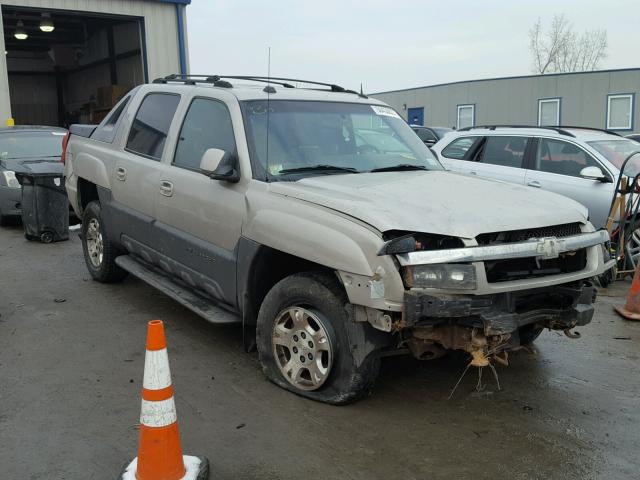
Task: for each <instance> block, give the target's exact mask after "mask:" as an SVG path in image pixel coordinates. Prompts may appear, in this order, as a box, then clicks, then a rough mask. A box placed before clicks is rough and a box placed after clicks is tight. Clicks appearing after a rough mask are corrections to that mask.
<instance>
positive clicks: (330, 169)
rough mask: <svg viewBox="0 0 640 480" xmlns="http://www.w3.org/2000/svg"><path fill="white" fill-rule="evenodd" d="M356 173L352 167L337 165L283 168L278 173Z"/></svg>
mask: <svg viewBox="0 0 640 480" xmlns="http://www.w3.org/2000/svg"><path fill="white" fill-rule="evenodd" d="M314 172H322V173H358V170H357V169H355V168H353V167H339V166H337V165H309V166H306V167H296V168H285V169H284V170H280V171H279V172H278V173H280V174H287V173H314Z"/></svg>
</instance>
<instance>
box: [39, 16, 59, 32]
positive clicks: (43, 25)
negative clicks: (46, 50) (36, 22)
mask: <svg viewBox="0 0 640 480" xmlns="http://www.w3.org/2000/svg"><path fill="white" fill-rule="evenodd" d="M55 28H56V27H55V26H54V25H53V20H51V15H50V14H49V13H43V14H42V18H41V19H40V30H42V31H43V32H46V33H50V32H53V30H54V29H55Z"/></svg>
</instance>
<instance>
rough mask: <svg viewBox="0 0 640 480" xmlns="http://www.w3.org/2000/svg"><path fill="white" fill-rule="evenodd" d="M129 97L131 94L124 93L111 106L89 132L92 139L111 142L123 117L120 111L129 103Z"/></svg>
mask: <svg viewBox="0 0 640 480" xmlns="http://www.w3.org/2000/svg"><path fill="white" fill-rule="evenodd" d="M131 97H132V95H131V94H129V95H126V96H125V97H124V98H123V99H122V100H120V101H119V102H118V104H117V105H116V106H115V107H113V109H112V110H111V112H110V113H109V114H108V115H107V116H106V118H105V119H104V120H103V121H102V122H100V125H98V126H97V127H96V129H95V130H94V132H93V133H92V134H91V139H92V140H97V141H99V142H106V143H112V142H113V140H114V138H115V137H116V133H117V132H118V127H119V126H120V123H121V119H122V117H123V115H122V113H123V112H124V111H125V110H126V108H127V105H129V100H131Z"/></svg>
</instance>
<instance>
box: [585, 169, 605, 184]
mask: <svg viewBox="0 0 640 480" xmlns="http://www.w3.org/2000/svg"><path fill="white" fill-rule="evenodd" d="M580 176H581V177H582V178H586V179H588V180H599V181H601V182H604V181H606V179H607V177H606V176H605V174H604V173H602V170H600V167H594V166H591V167H584V168H583V169H582V170H580Z"/></svg>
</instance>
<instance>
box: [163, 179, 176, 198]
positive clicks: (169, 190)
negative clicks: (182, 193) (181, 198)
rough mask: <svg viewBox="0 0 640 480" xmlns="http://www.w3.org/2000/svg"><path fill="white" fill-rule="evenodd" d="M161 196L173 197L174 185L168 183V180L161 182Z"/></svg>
mask: <svg viewBox="0 0 640 480" xmlns="http://www.w3.org/2000/svg"><path fill="white" fill-rule="evenodd" d="M160 194H162V195H164V196H165V197H170V196H172V195H173V183H171V182H169V181H167V180H162V181H161V182H160Z"/></svg>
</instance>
